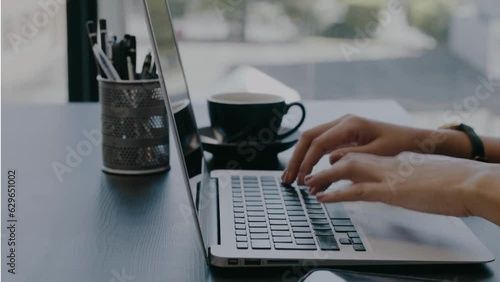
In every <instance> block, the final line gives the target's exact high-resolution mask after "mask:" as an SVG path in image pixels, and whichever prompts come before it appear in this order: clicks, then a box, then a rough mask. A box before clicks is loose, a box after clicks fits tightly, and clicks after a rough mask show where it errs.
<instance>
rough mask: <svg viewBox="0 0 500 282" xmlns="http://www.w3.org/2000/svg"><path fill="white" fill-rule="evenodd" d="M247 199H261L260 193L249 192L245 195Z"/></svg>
mask: <svg viewBox="0 0 500 282" xmlns="http://www.w3.org/2000/svg"><path fill="white" fill-rule="evenodd" d="M245 197H247V198H248V197H259V198H260V192H247V193H245Z"/></svg>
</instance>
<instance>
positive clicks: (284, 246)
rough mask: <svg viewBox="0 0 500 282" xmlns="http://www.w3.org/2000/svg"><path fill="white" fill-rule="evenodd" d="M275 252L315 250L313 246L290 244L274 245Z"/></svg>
mask: <svg viewBox="0 0 500 282" xmlns="http://www.w3.org/2000/svg"><path fill="white" fill-rule="evenodd" d="M274 248H275V249H276V250H316V246H314V245H295V244H290V243H274Z"/></svg>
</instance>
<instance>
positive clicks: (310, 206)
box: [306, 203, 323, 210]
mask: <svg viewBox="0 0 500 282" xmlns="http://www.w3.org/2000/svg"><path fill="white" fill-rule="evenodd" d="M306 208H307V209H308V210H323V207H322V206H321V204H311V203H306Z"/></svg>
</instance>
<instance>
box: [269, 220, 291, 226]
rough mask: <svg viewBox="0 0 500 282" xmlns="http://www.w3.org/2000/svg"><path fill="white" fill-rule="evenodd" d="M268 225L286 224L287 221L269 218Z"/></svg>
mask: <svg viewBox="0 0 500 282" xmlns="http://www.w3.org/2000/svg"><path fill="white" fill-rule="evenodd" d="M269 224H270V225H286V226H288V222H287V221H286V220H270V221H269Z"/></svg>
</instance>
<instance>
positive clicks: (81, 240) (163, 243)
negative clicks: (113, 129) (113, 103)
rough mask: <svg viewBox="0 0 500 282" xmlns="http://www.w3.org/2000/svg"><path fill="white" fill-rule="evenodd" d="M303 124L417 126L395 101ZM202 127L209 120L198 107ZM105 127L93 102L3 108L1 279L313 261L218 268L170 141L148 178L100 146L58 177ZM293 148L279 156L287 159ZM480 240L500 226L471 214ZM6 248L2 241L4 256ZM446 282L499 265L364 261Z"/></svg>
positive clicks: (230, 277)
mask: <svg viewBox="0 0 500 282" xmlns="http://www.w3.org/2000/svg"><path fill="white" fill-rule="evenodd" d="M306 106H307V108H308V118H307V119H306V123H305V124H304V128H309V127H311V126H313V125H314V124H317V123H320V122H325V121H328V120H331V119H333V118H336V117H338V116H340V115H342V114H345V113H348V112H350V113H356V114H362V115H365V116H368V117H372V118H377V119H381V120H385V121H392V122H398V123H402V124H411V123H412V121H411V118H410V117H409V115H408V114H407V113H406V112H405V111H404V110H403V109H402V108H401V107H400V106H399V105H397V104H395V103H393V102H390V101H378V102H375V101H372V102H333V101H332V102H326V101H321V102H307V103H306ZM197 108H198V109H199V112H200V113H201V115H199V116H198V119H199V123H200V125H206V124H208V120H207V117H206V109H205V106H204V105H197ZM96 128H99V107H98V105H96V104H72V105H59V106H56V105H45V106H42V105H36V106H35V105H2V141H3V142H2V153H3V154H2V167H3V170H2V179H3V180H2V184H3V185H2V196H3V202H2V204H3V210H2V211H3V213H2V238H3V239H4V240H5V239H6V238H7V236H8V233H7V231H6V228H5V223H6V219H7V218H6V216H7V213H6V208H5V206H6V205H5V203H6V192H5V189H6V187H5V186H6V185H5V183H6V179H7V178H6V172H7V169H16V170H17V195H16V197H17V211H16V217H17V219H18V223H17V231H16V232H17V266H16V271H17V274H16V275H11V274H8V273H7V272H6V264H5V263H3V264H2V278H3V280H4V281H47V282H49V281H50V282H59V281H104V282H108V281H111V282H125V281H148V282H153V281H162V282H164V281H260V280H266V281H296V280H297V279H298V277H299V276H300V275H303V274H305V272H307V271H308V270H309V268H310V267H309V266H303V267H298V268H282V269H273V270H259V271H255V270H252V271H247V270H239V271H227V270H211V269H210V268H209V267H208V266H207V265H206V264H205V261H204V258H203V257H202V255H201V253H199V251H198V248H197V247H196V246H197V242H196V237H195V236H194V235H195V234H194V227H193V222H192V221H191V220H190V218H189V217H186V216H185V210H184V209H185V207H187V197H186V193H185V190H184V183H183V181H182V177H181V173H180V169H179V163H178V159H177V156H176V153H175V150H174V148H173V146H172V152H173V154H172V156H171V163H172V170H171V171H170V172H168V173H164V174H156V175H152V176H146V177H144V176H142V177H139V176H137V177H123V176H114V175H108V174H105V173H103V172H102V171H101V169H100V166H101V149H100V145H95V146H93V147H92V150H91V151H90V153H89V154H88V155H86V156H82V158H81V160H80V161H75V160H70V161H73V163H72V165H73V167H71V171H70V172H67V173H65V174H63V175H62V178H61V181H59V179H58V177H57V176H56V174H55V172H54V169H53V167H52V166H53V164H54V163H55V162H59V163H66V160H65V158H66V156H67V152H68V150H72V149H76V148H77V146H82V145H79V144H81V143H82V141H85V140H87V141H88V138H87V137H85V135H84V134H83V132H84V130H87V131H91V130H93V129H96ZM290 153H291V151H287V152H285V153H283V154H281V155H280V162H286V160H287V159H288V157H289V155H290ZM466 222H467V224H468V225H469V226H470V227H471V228H472V230H473V231H474V232H475V233H476V234H477V235H478V237H479V238H480V239H481V240H482V241H483V242H484V243H485V244H486V245H487V246H488V247H489V248H490V250H491V251H492V252H493V253H494V254H495V255H496V256H497V257H500V244H499V242H500V228H498V227H497V226H495V225H493V224H491V223H488V222H486V221H484V220H481V219H477V218H470V219H466ZM6 251H7V245H6V244H5V241H2V257H3V258H4V262H5V256H6ZM354 269H356V270H364V271H378V272H387V273H404V274H410V275H415V276H420V277H426V278H435V279H448V280H449V281H498V280H500V263H499V261H498V260H497V261H495V262H492V263H489V264H486V265H479V266H415V267H401V266H392V267H358V268H354Z"/></svg>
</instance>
